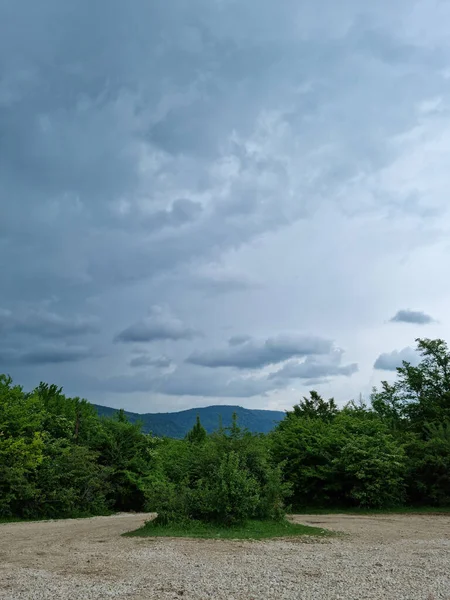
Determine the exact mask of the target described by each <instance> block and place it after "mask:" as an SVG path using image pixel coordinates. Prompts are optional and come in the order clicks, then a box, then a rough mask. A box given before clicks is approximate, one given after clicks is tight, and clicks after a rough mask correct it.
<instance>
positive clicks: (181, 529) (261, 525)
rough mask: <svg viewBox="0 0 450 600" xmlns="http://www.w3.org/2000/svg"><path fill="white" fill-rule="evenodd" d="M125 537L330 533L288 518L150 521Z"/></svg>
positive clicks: (238, 537) (264, 536)
mask: <svg viewBox="0 0 450 600" xmlns="http://www.w3.org/2000/svg"><path fill="white" fill-rule="evenodd" d="M124 535H125V536H127V537H178V538H179V537H183V538H201V539H212V540H263V539H269V538H281V537H298V536H305V535H311V536H326V535H332V534H331V532H329V531H327V530H326V529H322V528H320V527H308V526H306V525H298V524H296V523H290V522H289V521H248V522H247V523H245V524H244V525H234V526H231V527H225V526H221V525H214V524H211V523H208V524H206V523H201V522H199V521H192V522H190V523H189V524H187V525H186V524H179V525H178V524H172V525H158V524H156V523H153V522H152V521H147V523H146V524H145V525H144V526H143V527H141V528H140V529H137V530H136V531H131V532H129V533H125V534H124Z"/></svg>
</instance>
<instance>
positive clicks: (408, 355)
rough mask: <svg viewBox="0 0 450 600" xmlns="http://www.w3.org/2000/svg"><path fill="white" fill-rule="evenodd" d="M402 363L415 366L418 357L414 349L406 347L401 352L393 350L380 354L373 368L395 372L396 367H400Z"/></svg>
mask: <svg viewBox="0 0 450 600" xmlns="http://www.w3.org/2000/svg"><path fill="white" fill-rule="evenodd" d="M403 361H406V362H408V363H411V364H412V365H413V366H417V365H418V364H419V362H420V356H419V355H418V353H417V352H416V351H415V350H414V348H411V347H409V346H408V347H406V348H403V350H393V351H392V352H385V353H383V354H380V356H379V357H378V358H377V360H376V361H375V363H374V365H373V367H374V369H377V370H379V371H396V370H397V368H398V367H401V366H402V364H403Z"/></svg>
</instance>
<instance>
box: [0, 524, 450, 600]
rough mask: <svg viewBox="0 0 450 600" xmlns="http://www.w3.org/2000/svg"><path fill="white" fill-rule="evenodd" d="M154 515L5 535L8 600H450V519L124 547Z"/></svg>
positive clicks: (4, 528) (1, 580)
mask: <svg viewBox="0 0 450 600" xmlns="http://www.w3.org/2000/svg"><path fill="white" fill-rule="evenodd" d="M146 519H148V515H116V516H113V517H96V518H93V519H82V520H71V519H69V520H65V521H52V522H41V523H15V524H7V525H0V599H1V600H6V599H7V600H56V599H58V600H85V599H89V600H100V599H101V600H103V599H109V598H128V599H133V600H152V599H158V600H166V599H170V600H172V599H178V600H179V599H180V598H183V600H203V599H207V598H210V599H215V600H216V599H217V600H222V599H223V600H225V599H226V600H237V599H239V600H244V599H245V600H252V599H253V600H256V599H266V598H267V599H269V598H270V599H274V600H275V599H276V600H283V599H292V600H293V599H299V600H300V599H305V600H306V599H308V600H309V599H317V600H322V599H327V600H335V599H338V598H341V599H342V600H362V599H375V598H376V599H380V600H381V599H383V600H431V599H433V600H438V599H445V600H450V516H444V515H436V516H432V515H427V516H419V515H385V516H376V517H374V516H370V517H366V516H357V517H356V516H348V515H346V516H344V515H333V516H322V515H321V516H308V515H306V516H305V515H302V516H295V517H294V519H295V520H296V521H297V522H300V523H306V524H311V525H318V526H320V527H325V528H329V529H333V530H336V531H341V532H344V533H346V534H348V535H345V536H339V537H334V538H321V539H319V538H317V539H313V538H297V539H295V540H270V541H266V542H241V541H236V542H232V541H211V540H187V539H184V540H180V539H178V540H175V539H159V540H155V539H151V538H123V537H120V534H121V533H123V532H125V531H130V530H133V529H136V528H137V527H139V526H140V525H141V524H143V523H144V521H145V520H146Z"/></svg>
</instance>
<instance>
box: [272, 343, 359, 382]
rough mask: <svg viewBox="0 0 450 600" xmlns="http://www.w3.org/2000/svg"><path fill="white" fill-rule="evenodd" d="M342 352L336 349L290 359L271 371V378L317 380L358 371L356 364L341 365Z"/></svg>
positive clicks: (346, 375) (348, 374)
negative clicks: (298, 358)
mask: <svg viewBox="0 0 450 600" xmlns="http://www.w3.org/2000/svg"><path fill="white" fill-rule="evenodd" d="M342 354H343V353H342V352H341V351H339V350H337V351H335V352H333V353H331V354H328V355H325V356H307V357H306V358H305V360H303V361H302V362H299V361H291V362H288V363H287V364H285V365H284V366H283V367H282V368H281V369H279V370H278V371H275V372H274V373H271V375H270V378H271V379H280V380H283V379H306V380H309V381H319V380H322V379H324V378H327V377H335V376H339V375H342V376H345V377H351V376H352V375H354V374H355V373H357V372H358V365H357V364H356V363H351V364H347V365H342V364H341V362H342Z"/></svg>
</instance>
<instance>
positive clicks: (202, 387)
mask: <svg viewBox="0 0 450 600" xmlns="http://www.w3.org/2000/svg"><path fill="white" fill-rule="evenodd" d="M89 385H90V388H91V389H93V390H96V389H97V390H106V391H111V392H115V393H117V392H118V393H136V392H144V393H150V392H151V393H158V394H163V395H168V396H193V397H202V396H203V397H205V398H216V399H217V398H221V397H222V398H253V397H255V396H265V395H266V394H267V393H268V392H270V391H271V390H274V389H275V388H276V387H278V384H275V383H274V382H271V381H269V380H268V379H267V378H266V377H263V378H256V377H233V376H229V375H227V374H225V373H221V374H217V375H216V376H214V377H211V376H210V375H209V374H208V373H205V371H204V370H202V369H198V368H195V367H194V368H192V367H187V366H186V365H183V366H181V367H179V368H177V369H176V370H175V371H173V372H171V373H169V374H163V375H157V376H153V375H147V374H142V375H138V376H136V375H120V376H114V377H109V378H106V379H104V380H102V381H99V380H98V379H97V380H96V379H93V380H91V381H90V383H89Z"/></svg>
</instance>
